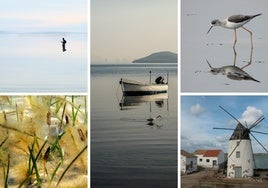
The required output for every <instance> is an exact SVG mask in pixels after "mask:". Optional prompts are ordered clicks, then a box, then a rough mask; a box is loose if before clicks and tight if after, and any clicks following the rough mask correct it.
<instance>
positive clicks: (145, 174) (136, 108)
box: [91, 64, 177, 187]
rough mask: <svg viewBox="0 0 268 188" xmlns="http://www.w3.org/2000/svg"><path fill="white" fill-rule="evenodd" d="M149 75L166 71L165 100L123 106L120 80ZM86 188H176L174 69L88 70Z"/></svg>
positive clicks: (136, 101)
mask: <svg viewBox="0 0 268 188" xmlns="http://www.w3.org/2000/svg"><path fill="white" fill-rule="evenodd" d="M150 70H152V80H153V78H156V77H157V76H158V75H164V76H165V74H166V72H167V71H168V72H169V93H168V99H167V98H166V97H165V96H164V97H162V99H161V100H159V101H157V102H156V101H153V99H152V98H150V97H149V98H142V97H134V98H133V97H128V98H123V100H124V101H122V92H121V89H120V86H119V80H120V78H122V77H127V78H129V79H135V80H137V81H141V82H148V81H149V71H150ZM160 98H161V97H160ZM120 104H121V106H120ZM158 115H160V116H161V117H159V118H157V120H156V121H155V124H150V122H149V121H147V119H148V118H155V117H157V116H158ZM91 186H92V187H177V68H176V66H174V65H148V66H146V65H138V64H135V65H133V64H124V65H92V66H91Z"/></svg>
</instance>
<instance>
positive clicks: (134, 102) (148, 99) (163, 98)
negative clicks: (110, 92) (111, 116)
mask: <svg viewBox="0 0 268 188" xmlns="http://www.w3.org/2000/svg"><path fill="white" fill-rule="evenodd" d="M146 103H149V110H148V111H149V117H148V115H146V116H147V117H146V118H144V119H143V120H140V119H136V118H126V117H124V118H123V119H121V120H125V121H132V122H142V123H145V125H148V126H151V127H157V128H160V127H162V126H163V125H164V123H165V118H164V117H165V114H164V112H165V110H157V109H155V108H154V107H157V108H160V109H163V108H164V107H167V111H168V94H167V93H162V94H156V95H145V96H124V95H123V96H122V99H121V101H120V103H119V106H120V110H137V109H139V108H142V107H140V106H142V104H146ZM152 109H154V110H152ZM153 111H154V113H153Z"/></svg>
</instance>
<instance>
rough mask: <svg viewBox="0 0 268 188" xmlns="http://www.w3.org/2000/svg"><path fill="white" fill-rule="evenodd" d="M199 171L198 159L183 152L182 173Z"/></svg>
mask: <svg viewBox="0 0 268 188" xmlns="http://www.w3.org/2000/svg"><path fill="white" fill-rule="evenodd" d="M196 171H197V157H196V156H195V155H193V154H191V153H188V152H186V151H184V150H181V173H182V174H188V173H192V172H196Z"/></svg>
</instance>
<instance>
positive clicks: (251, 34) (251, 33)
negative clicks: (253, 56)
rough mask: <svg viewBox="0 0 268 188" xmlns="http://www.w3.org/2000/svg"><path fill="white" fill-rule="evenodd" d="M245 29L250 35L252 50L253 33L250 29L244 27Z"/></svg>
mask: <svg viewBox="0 0 268 188" xmlns="http://www.w3.org/2000/svg"><path fill="white" fill-rule="evenodd" d="M242 28H243V29H245V30H246V31H247V32H249V34H250V40H251V49H253V40H252V32H251V31H250V30H248V29H246V28H245V27H244V26H242Z"/></svg>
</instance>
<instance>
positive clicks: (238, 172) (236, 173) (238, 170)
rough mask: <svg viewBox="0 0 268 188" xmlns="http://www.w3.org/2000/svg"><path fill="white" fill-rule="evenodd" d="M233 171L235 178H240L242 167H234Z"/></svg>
mask: <svg viewBox="0 0 268 188" xmlns="http://www.w3.org/2000/svg"><path fill="white" fill-rule="evenodd" d="M234 171H235V178H242V167H241V166H236V167H234Z"/></svg>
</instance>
